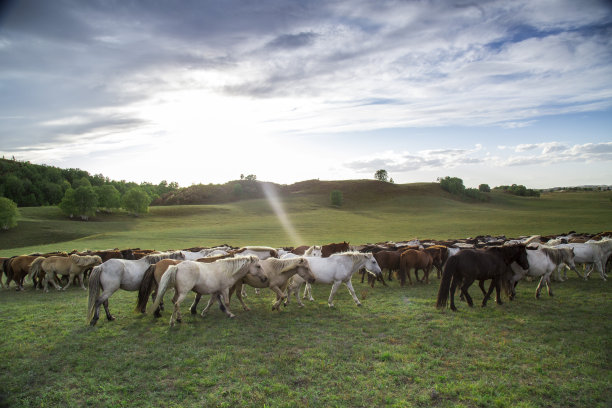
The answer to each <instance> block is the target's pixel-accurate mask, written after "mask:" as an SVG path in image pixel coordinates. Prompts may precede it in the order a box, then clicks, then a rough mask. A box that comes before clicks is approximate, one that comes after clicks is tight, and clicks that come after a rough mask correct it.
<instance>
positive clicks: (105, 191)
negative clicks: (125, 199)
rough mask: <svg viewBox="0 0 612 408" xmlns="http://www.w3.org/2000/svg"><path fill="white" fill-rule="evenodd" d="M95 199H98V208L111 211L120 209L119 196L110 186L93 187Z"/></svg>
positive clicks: (113, 187)
mask: <svg viewBox="0 0 612 408" xmlns="http://www.w3.org/2000/svg"><path fill="white" fill-rule="evenodd" d="M94 190H95V192H96V197H98V207H100V208H105V209H107V210H111V209H113V208H119V207H121V194H119V191H117V189H116V188H115V186H113V185H111V184H105V185H103V186H100V187H94Z"/></svg>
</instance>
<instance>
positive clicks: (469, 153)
mask: <svg viewBox="0 0 612 408" xmlns="http://www.w3.org/2000/svg"><path fill="white" fill-rule="evenodd" d="M481 149H482V146H480V145H476V146H475V147H474V148H473V149H435V150H421V151H418V152H416V153H414V154H413V153H410V152H405V153H400V154H395V153H390V152H387V153H380V154H379V157H375V158H363V159H357V160H353V161H349V162H346V163H344V166H345V167H347V168H349V169H353V170H357V171H359V172H363V173H372V172H373V171H376V170H378V169H385V170H387V171H392V172H397V173H402V172H408V171H415V170H421V169H435V168H453V167H457V166H461V165H470V164H479V163H483V162H484V161H485V159H483V158H481V157H476V156H474V155H475V154H476V153H477V152H479V151H480V150H481Z"/></svg>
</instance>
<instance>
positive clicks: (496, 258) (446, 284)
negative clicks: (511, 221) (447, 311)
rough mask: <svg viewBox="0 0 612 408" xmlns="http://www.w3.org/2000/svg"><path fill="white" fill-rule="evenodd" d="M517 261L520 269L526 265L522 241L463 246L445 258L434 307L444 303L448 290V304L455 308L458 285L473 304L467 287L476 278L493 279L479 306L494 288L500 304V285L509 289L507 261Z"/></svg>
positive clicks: (527, 266) (510, 272)
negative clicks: (497, 245) (492, 245)
mask: <svg viewBox="0 0 612 408" xmlns="http://www.w3.org/2000/svg"><path fill="white" fill-rule="evenodd" d="M512 262H516V263H517V264H519V265H520V266H521V268H523V269H529V262H528V261H527V251H526V249H525V245H511V246H499V247H489V248H486V249H464V250H462V251H460V252H459V253H457V254H456V255H454V256H451V257H450V258H448V261H447V262H446V265H445V266H444V272H443V273H442V281H440V288H439V289H438V298H437V301H436V307H438V308H443V307H446V302H447V300H448V297H449V293H450V308H451V310H453V311H457V307H455V290H456V288H457V287H458V286H460V290H461V293H462V294H463V296H464V297H465V299H466V301H467V303H468V305H469V306H470V307H472V306H473V305H474V303H473V301H472V297H471V296H470V294H469V293H468V288H469V287H470V285H471V284H472V283H473V282H474V281H475V280H481V281H482V280H487V279H492V280H493V281H492V282H491V286H490V287H489V291H488V293H487V294H486V295H485V297H484V299H483V301H482V306H483V307H484V306H486V304H487V299H488V298H489V296H490V295H491V292H492V291H493V286H495V290H496V295H497V296H496V302H497V304H499V305H501V304H502V301H501V296H500V292H501V287H502V285H503V287H504V289H505V290H506V292H507V293H511V291H512V283H511V278H512V270H511V269H510V264H511V263H512Z"/></svg>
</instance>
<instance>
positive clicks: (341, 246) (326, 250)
mask: <svg viewBox="0 0 612 408" xmlns="http://www.w3.org/2000/svg"><path fill="white" fill-rule="evenodd" d="M348 251H350V247H349V244H348V242H346V241H343V242H341V243H338V244H327V245H323V246H322V247H321V257H323V258H328V257H330V256H331V255H332V254H337V253H339V252H348Z"/></svg>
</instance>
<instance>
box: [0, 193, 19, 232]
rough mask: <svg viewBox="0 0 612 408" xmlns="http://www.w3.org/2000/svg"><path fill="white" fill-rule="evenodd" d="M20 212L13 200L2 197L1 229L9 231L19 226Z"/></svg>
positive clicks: (0, 207)
mask: <svg viewBox="0 0 612 408" xmlns="http://www.w3.org/2000/svg"><path fill="white" fill-rule="evenodd" d="M17 218H19V210H18V209H17V204H15V202H14V201H13V200H10V199H8V198H6V197H0V229H3V230H8V229H9V228H13V227H16V226H17Z"/></svg>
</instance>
